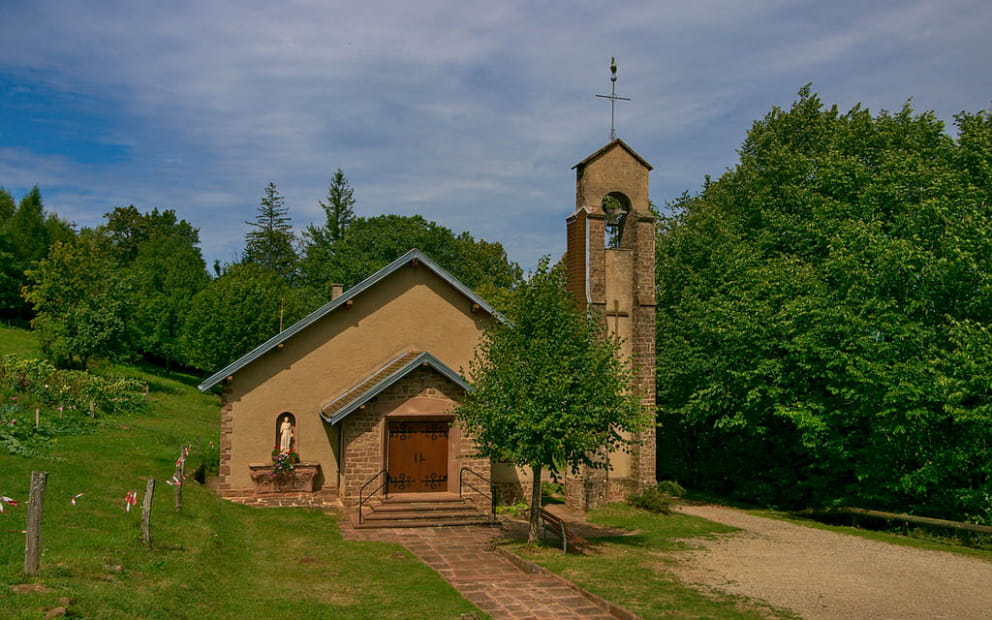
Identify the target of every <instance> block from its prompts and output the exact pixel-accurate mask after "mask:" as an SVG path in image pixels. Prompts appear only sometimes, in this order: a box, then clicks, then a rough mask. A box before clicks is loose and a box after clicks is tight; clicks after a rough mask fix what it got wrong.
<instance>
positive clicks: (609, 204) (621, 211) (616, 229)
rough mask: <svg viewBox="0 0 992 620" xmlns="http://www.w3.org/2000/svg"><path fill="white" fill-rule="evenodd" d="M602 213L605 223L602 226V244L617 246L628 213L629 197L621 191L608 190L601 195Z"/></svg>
mask: <svg viewBox="0 0 992 620" xmlns="http://www.w3.org/2000/svg"><path fill="white" fill-rule="evenodd" d="M601 206H602V207H603V213H605V214H606V225H605V226H604V228H603V231H604V236H603V245H604V247H607V248H619V247H620V242H621V241H622V240H623V228H624V224H626V223H627V216H628V215H629V214H630V198H628V197H627V196H626V195H625V194H624V193H623V192H610V193H609V194H607V195H605V196H603V202H602V205H601Z"/></svg>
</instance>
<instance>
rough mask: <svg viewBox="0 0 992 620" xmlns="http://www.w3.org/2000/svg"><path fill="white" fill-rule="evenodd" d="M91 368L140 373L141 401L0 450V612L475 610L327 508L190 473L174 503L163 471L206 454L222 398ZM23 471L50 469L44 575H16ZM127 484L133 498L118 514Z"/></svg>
mask: <svg viewBox="0 0 992 620" xmlns="http://www.w3.org/2000/svg"><path fill="white" fill-rule="evenodd" d="M36 350H37V346H36V343H35V342H34V340H33V338H32V335H31V334H30V332H27V331H24V330H17V329H11V328H6V327H0V355H2V354H10V353H15V354H17V355H20V356H28V355H31V354H33V352H35V351H36ZM97 371H98V372H108V373H114V374H127V375H129V376H135V377H138V378H140V379H142V380H144V381H147V382H148V383H149V386H150V400H151V406H150V407H149V410H148V412H147V413H144V414H141V415H134V416H122V417H110V416H107V417H103V418H100V417H98V419H97V420H96V421H95V423H94V424H95V427H94V428H91V429H90V430H91V432H89V433H87V434H82V435H77V436H62V437H59V438H57V441H56V443H55V444H54V445H53V446H52V447H51V448H50V449H49V450H48V451H47V452H46V453H45V456H44V457H37V458H26V457H23V456H11V455H8V454H0V495H6V496H9V497H12V498H14V499H15V500H18V501H19V502H20V503H19V505H18V506H16V507H14V506H8V507H6V512H5V513H4V514H0V584H9V585H2V586H0V609H2V610H3V613H2V616H3V617H4V618H38V617H41V616H42V615H43V613H44V611H45V610H48V609H51V608H54V607H58V606H66V599H68V601H69V602H68V605H67V607H68V612H69V615H70V616H71V617H84V618H121V619H123V618H129V619H130V618H170V619H172V618H207V617H209V618H217V619H221V618H254V617H273V618H318V617H319V618H412V617H434V618H457V617H458V616H459V614H460V613H465V612H469V611H472V610H473V609H474V608H473V607H472V606H471V605H470V604H469V603H468V602H466V601H465V600H464V599H462V598H461V597H460V595H459V594H458V593H457V592H456V591H455V590H454V589H452V588H451V587H450V586H449V585H448V584H447V583H445V582H444V581H443V580H442V579H441V578H440V577H439V576H438V575H437V574H436V573H435V572H433V571H432V570H430V569H429V568H427V567H425V566H424V565H422V564H421V563H420V562H418V561H417V560H416V559H415V558H413V556H412V555H410V554H409V553H408V552H407V551H406V550H405V549H403V548H402V547H400V546H397V545H390V544H383V543H358V542H345V541H342V539H341V535H340V532H339V529H338V527H337V523H336V520H335V518H334V517H333V516H329V515H326V514H323V513H321V512H319V511H311V510H304V509H252V508H245V507H243V506H237V505H234V504H231V503H229V502H226V501H223V500H220V499H218V498H217V497H216V496H215V495H214V494H213V493H212V492H210V491H209V490H208V489H206V488H203V487H201V486H199V485H198V484H196V483H195V482H193V480H192V477H190V478H189V480H188V481H187V485H186V487H185V493H184V510H183V512H182V513H177V512H176V511H175V509H174V495H173V490H172V487H170V486H167V485H165V484H164V481H165V480H166V479H168V478H169V477H170V476H171V475H172V473H173V467H174V462H175V459H176V458H177V456H178V454H179V449H180V446H181V445H184V444H190V445H192V446H193V453H192V454H191V455H190V460H189V462H190V464H191V467H190V469H191V470H192V469H194V468H195V467H196V466H198V465H199V463H200V462H201V461H204V460H206V461H209V460H211V459H213V458H215V456H213V455H215V453H216V448H215V446H216V443H217V438H218V420H219V413H218V411H219V399H218V398H217V397H216V396H213V395H204V394H201V393H199V392H198V391H197V390H196V388H195V383H196V378H194V377H189V376H182V375H176V374H170V375H166V374H165V373H158V372H155V371H150V370H148V369H138V368H123V367H111V366H105V367H101V368H99V369H98V370H97ZM73 415H81V414H79V413H78V412H73ZM19 422H24V423H32V424H33V420H30V421H19ZM33 470H43V471H47V472H48V474H49V475H48V489H47V492H46V495H45V498H44V517H43V528H42V549H43V552H42V559H41V571H40V573H39V575H38V576H37V577H36V578H26V577H25V576H24V574H23V572H22V568H23V562H24V534H23V533H22V532H21V530H23V529H24V527H25V517H26V513H27V510H26V503H27V495H28V489H29V486H30V475H31V472H32V471H33ZM149 477H154V478H155V479H156V480H157V481H158V487H157V489H156V493H155V501H154V507H153V512H152V545H151V547H150V548H146V547H145V546H144V545H142V543H141V542H140V519H141V510H140V497H141V496H142V495H143V494H144V489H145V483H146V480H147V478H149ZM131 490H136V491H138V492H139V505H138V507H137V508H134V509H132V510H131V511H130V512H125V510H124V496H125V494H126V493H127V492H128V491H131ZM78 493H82V494H83V495H82V496H81V497H80V498H79V499H78V500H77V505H75V506H73V505H72V504H71V502H70V500H71V498H72V497H73V496H74V495H76V494H78ZM18 584H36V586H37V587H36V589H37V590H40V591H30V592H21V591H19V590H20V588H16V589H15V588H12V587H11V586H16V585H18Z"/></svg>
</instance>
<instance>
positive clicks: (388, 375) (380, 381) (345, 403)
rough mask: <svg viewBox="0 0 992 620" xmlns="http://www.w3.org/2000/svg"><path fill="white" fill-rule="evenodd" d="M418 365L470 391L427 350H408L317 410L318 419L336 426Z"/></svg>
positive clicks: (464, 382) (462, 381) (460, 378)
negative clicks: (318, 412) (318, 413)
mask: <svg viewBox="0 0 992 620" xmlns="http://www.w3.org/2000/svg"><path fill="white" fill-rule="evenodd" d="M421 366H426V367H429V368H433V369H434V370H435V371H436V372H438V373H440V374H441V375H442V376H443V377H445V378H447V379H448V380H449V381H451V382H452V383H454V384H455V385H457V386H458V387H460V388H462V389H463V390H465V391H469V390H471V389H472V386H471V385H469V383H468V382H467V381H466V380H465V379H463V378H462V376H461V375H459V374H458V373H457V372H455V371H454V370H452V369H451V368H449V367H448V366H447V365H446V364H445V363H444V362H442V361H441V360H439V359H437V358H436V357H434V356H433V355H431V354H430V353H428V352H426V351H407V352H406V353H404V354H402V355H400V356H399V357H397V358H395V359H393V360H390V361H389V362H388V363H386V364H385V365H384V366H382V367H381V368H380V369H379V370H377V371H375V372H374V373H372V374H371V375H369V376H368V377H367V378H365V379H363V380H361V381H359V382H358V383H356V384H355V385H354V386H353V387H352V388H350V389H349V390H348V391H346V392H345V393H343V394H341V395H340V396H338V397H337V398H335V399H334V400H332V401H330V402H329V403H327V404H325V405H324V406H322V407H321V408H320V417H321V418H323V420H324V421H325V422H327V423H328V424H337V423H338V422H340V421H341V420H343V419H345V418H346V417H348V416H349V415H350V414H351V413H353V412H354V411H356V410H358V409H359V408H360V407H361V406H362V405H364V404H366V403H367V402H369V401H370V400H372V399H373V398H375V397H376V396H378V395H379V394H380V393H382V392H383V391H384V390H385V389H386V388H388V387H390V386H391V385H393V384H395V383H396V382H397V381H399V380H400V379H402V378H403V377H405V376H407V375H408V374H410V373H411V372H413V371H414V370H416V369H417V368H419V367H421Z"/></svg>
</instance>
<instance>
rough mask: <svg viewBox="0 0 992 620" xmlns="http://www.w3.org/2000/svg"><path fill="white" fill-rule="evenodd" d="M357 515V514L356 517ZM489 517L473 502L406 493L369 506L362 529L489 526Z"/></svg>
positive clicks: (445, 496)
mask: <svg viewBox="0 0 992 620" xmlns="http://www.w3.org/2000/svg"><path fill="white" fill-rule="evenodd" d="M356 516H357V515H356ZM491 523H492V520H491V519H490V518H489V515H486V514H484V513H482V512H480V511H479V510H478V509H477V508H476V507H475V506H474V505H473V504H472V503H471V502H469V501H468V500H466V499H463V498H461V497H458V496H457V495H454V494H447V493H431V494H427V493H404V494H400V495H393V496H390V497H389V498H387V499H384V500H381V501H378V502H376V503H373V504H369V505H366V506H365V507H364V509H363V512H362V523H358V522H357V519H356V523H355V527H356V528H359V529H371V528H385V527H439V526H446V525H489V524H491Z"/></svg>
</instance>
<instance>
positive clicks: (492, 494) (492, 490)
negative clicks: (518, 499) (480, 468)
mask: <svg viewBox="0 0 992 620" xmlns="http://www.w3.org/2000/svg"><path fill="white" fill-rule="evenodd" d="M466 473H469V474H472V475H473V476H475V477H476V478H478V479H479V480H481V481H482V482H484V483H486V484H487V485H489V492H488V493H486V492H485V491H483V490H482V489H480V488H478V487H476V486H474V485H473V484H472V483H471V482H466V481H465V474H466ZM464 487H468V488H470V489H472V490H473V491H475V492H476V493H478V494H479V495H481V496H483V497H485V498H488V499H489V510H490V516H489V518H490V519H491V520H492V521H494V522H495V521H496V485H495V484H493V482H492V480H490V479H489V478H486V477H485V476H483V475H482V474H480V473H479V472H477V471H473V470H472V469H470V468H468V467H462V468H461V470H459V472H458V497H462V496H463V489H464Z"/></svg>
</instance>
